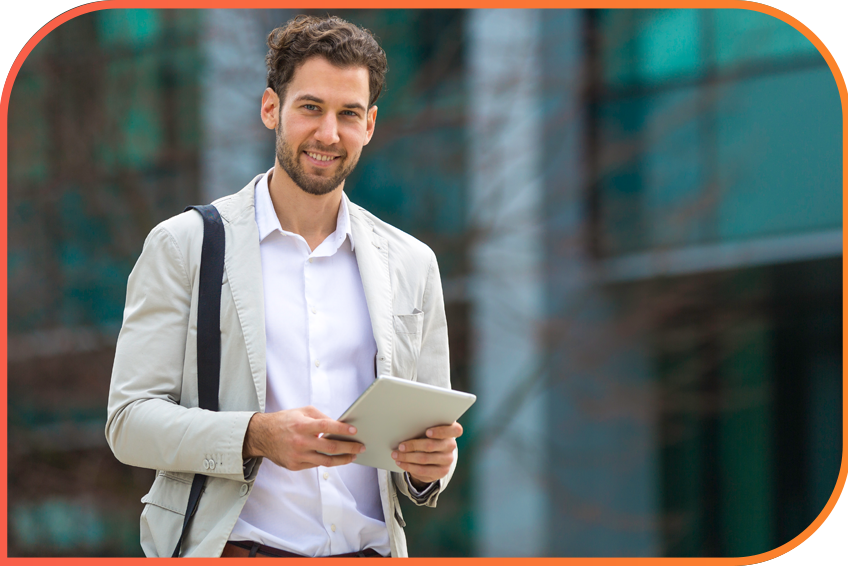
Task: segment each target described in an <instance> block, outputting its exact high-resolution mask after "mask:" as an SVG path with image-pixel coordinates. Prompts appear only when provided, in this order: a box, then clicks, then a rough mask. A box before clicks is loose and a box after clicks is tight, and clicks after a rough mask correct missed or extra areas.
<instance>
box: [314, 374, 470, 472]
mask: <svg viewBox="0 0 848 566" xmlns="http://www.w3.org/2000/svg"><path fill="white" fill-rule="evenodd" d="M476 399H477V397H476V396H474V395H472V394H470V393H463V392H461V391H454V390H451V389H444V388H442V387H436V386H434V385H427V384H425V383H418V382H416V381H409V380H407V379H399V378H397V377H391V376H386V375H381V376H380V377H379V378H377V379H375V380H374V383H372V384H371V385H370V386H369V387H368V389H366V390H365V391H364V392H363V393H362V395H360V396H359V398H358V399H357V400H356V401H354V402H353V404H352V405H351V406H350V407H348V409H347V410H346V411H345V412H344V414H343V415H342V416H341V417H339V418H338V419H337V420H339V421H341V422H343V423H346V424H350V425H353V426H355V427H356V434H355V435H352V436H343V435H339V434H330V435H327V438H330V439H335V440H355V441H356V442H361V443H362V444H364V445H365V448H366V450H365V452H363V453H362V454H357V455H356V461H355V462H354V463H356V464H362V465H363V466H371V467H372V468H382V469H384V470H389V471H391V472H400V473H403V471H404V470H402V469H401V468H399V467H398V466H397V465H396V464H395V461H394V460H393V459H392V451H393V450H396V449H397V447H398V444H400V443H401V442H403V441H404V440H411V439H413V438H425V434H424V433H426V432H427V429H428V428H431V427H434V426H439V425H449V424H452V423H453V422H454V421H455V420H457V419H459V417H460V416H462V414H463V413H464V412H465V411H466V410H467V409H468V407H470V406H471V405H472V404H473V403H474V401H475V400H476Z"/></svg>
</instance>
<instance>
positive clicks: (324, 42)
mask: <svg viewBox="0 0 848 566" xmlns="http://www.w3.org/2000/svg"><path fill="white" fill-rule="evenodd" d="M268 47H269V48H270V49H269V50H268V55H266V56H265V63H266V64H267V65H268V87H269V88H272V89H274V92H276V93H277V96H279V97H280V99H283V98H285V94H286V87H287V86H288V83H289V82H291V80H292V77H293V76H294V72H295V70H296V69H297V68H298V67H299V66H300V65H302V64H303V63H304V62H305V61H306V60H307V59H309V58H310V57H314V56H315V55H320V56H321V57H324V58H326V59H327V60H328V61H329V62H330V63H332V64H333V65H336V66H337V67H342V68H344V67H366V68H367V69H368V90H369V97H370V99H369V101H368V107H369V108H370V107H371V106H374V103H375V102H377V98H378V97H379V96H380V93H381V92H382V91H383V87H385V85H386V71H387V70H388V65H387V63H386V53H385V52H384V51H383V49H382V48H381V47H380V46H379V45H378V44H377V40H376V39H374V36H373V35H372V34H371V32H370V31H368V30H367V29H364V28H361V27H359V26H356V25H354V24H351V23H350V22H346V21H344V20H343V19H341V18H337V17H336V16H326V17H315V16H306V15H299V16H296V17H295V18H293V19H291V20H289V22H288V23H287V24H286V25H284V26H280V27H278V28H277V29H275V30H274V31H272V32H271V33H270V34H268Z"/></svg>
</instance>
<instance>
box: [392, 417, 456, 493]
mask: <svg viewBox="0 0 848 566" xmlns="http://www.w3.org/2000/svg"><path fill="white" fill-rule="evenodd" d="M426 435H427V438H415V439H412V440H405V441H403V442H401V443H400V445H398V448H397V450H395V451H393V452H392V458H394V460H395V463H396V464H397V465H398V466H399V467H400V468H401V469H402V470H404V471H406V472H408V473H409V476H410V477H411V478H412V479H413V480H417V483H418V484H419V485H426V484H428V483H430V482H434V481H436V480H440V479H442V478H443V477H445V476H446V475H448V472H449V471H450V467H451V464H453V451H454V450H455V449H456V439H457V438H458V437H460V436H462V425H460V424H459V423H457V422H454V423H453V424H451V425H447V426H435V427H433V428H429V429H427V432H426ZM416 487H419V486H418V485H416Z"/></svg>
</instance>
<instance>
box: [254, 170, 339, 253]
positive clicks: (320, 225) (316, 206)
mask: <svg viewBox="0 0 848 566" xmlns="http://www.w3.org/2000/svg"><path fill="white" fill-rule="evenodd" d="M343 188H344V181H342V183H341V185H339V187H338V188H336V189H334V190H333V191H332V192H330V193H327V194H325V195H311V194H309V193H307V192H306V191H304V190H303V189H301V188H300V187H298V186H297V185H295V183H294V181H292V180H291V178H290V177H289V176H288V175H287V174H286V172H285V171H284V170H283V169H282V167H280V164H279V162H277V163H275V164H274V170H273V171H272V176H271V178H270V179H269V181H268V192H269V193H270V194H271V203H272V204H273V205H274V212H276V214H277V218H278V219H279V221H280V228H282V229H283V230H286V231H287V232H293V233H295V234H299V235H301V236H302V237H303V239H304V240H306V243H307V245H309V249H310V250H314V249H315V248H317V247H318V246H319V245H320V244H321V242H323V241H324V240H325V239H326V238H327V236H329V235H330V234H332V233H333V232H334V231H335V230H336V220H337V218H338V215H339V207H340V206H341V202H342V189H343Z"/></svg>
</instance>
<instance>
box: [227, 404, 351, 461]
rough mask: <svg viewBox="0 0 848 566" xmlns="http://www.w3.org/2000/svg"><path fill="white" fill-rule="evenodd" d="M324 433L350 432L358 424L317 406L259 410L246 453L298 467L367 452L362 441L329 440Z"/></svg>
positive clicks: (253, 419) (246, 440)
mask: <svg viewBox="0 0 848 566" xmlns="http://www.w3.org/2000/svg"><path fill="white" fill-rule="evenodd" d="M321 434H325V435H326V434H343V435H346V436H349V435H351V434H356V428H355V427H352V426H350V425H346V424H344V423H340V422H338V421H334V420H333V419H331V418H330V417H328V416H327V415H325V414H324V413H322V412H321V411H319V410H318V409H316V408H315V407H301V408H300V409H290V410H288V411H277V412H276V413H256V414H254V415H253V417H251V419H250V423H248V425H247V433H246V434H245V436H244V446H243V448H242V456H244V457H245V458H256V457H263V458H268V459H269V460H271V461H272V462H274V463H275V464H277V465H278V466H282V467H283V468H286V469H288V470H292V471H298V470H306V469H308V468H315V467H317V466H326V467H331V466H342V465H344V464H350V463H351V462H353V461H354V460H355V459H356V454H359V453H360V452H365V446H364V445H362V444H360V443H359V442H345V441H341V440H328V439H326V438H321V437H320V435H321ZM321 452H323V454H321ZM327 454H334V456H327Z"/></svg>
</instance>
